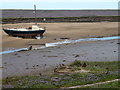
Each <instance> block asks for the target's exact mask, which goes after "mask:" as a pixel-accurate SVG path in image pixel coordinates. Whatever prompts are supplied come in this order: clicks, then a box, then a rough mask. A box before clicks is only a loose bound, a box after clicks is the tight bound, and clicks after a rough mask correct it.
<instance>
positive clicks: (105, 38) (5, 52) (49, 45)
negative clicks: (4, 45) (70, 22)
mask: <svg viewBox="0 0 120 90" xmlns="http://www.w3.org/2000/svg"><path fill="white" fill-rule="evenodd" d="M113 39H120V36H114V37H103V38H86V39H78V40H67V39H66V40H64V41H59V42H55V43H46V44H45V46H41V47H38V48H35V49H42V48H46V47H52V46H57V45H60V44H66V43H76V42H80V41H98V40H100V41H102V40H113ZM22 50H28V48H21V49H17V50H10V51H3V52H0V54H7V53H13V52H18V51H22Z"/></svg>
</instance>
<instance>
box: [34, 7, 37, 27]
mask: <svg viewBox="0 0 120 90" xmlns="http://www.w3.org/2000/svg"><path fill="white" fill-rule="evenodd" d="M34 12H35V24H36V25H37V17H36V5H34Z"/></svg>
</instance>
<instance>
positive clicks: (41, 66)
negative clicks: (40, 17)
mask: <svg viewBox="0 0 120 90" xmlns="http://www.w3.org/2000/svg"><path fill="white" fill-rule="evenodd" d="M27 25H28V24H19V25H18V24H13V25H11V24H5V25H3V27H13V26H14V27H15V26H16V27H19V26H27ZM42 25H43V26H44V25H45V26H46V27H47V31H46V33H45V34H44V37H45V38H42V39H40V40H36V39H21V38H15V37H9V36H7V35H6V34H5V33H4V32H2V33H3V34H2V36H3V38H2V39H3V41H2V45H3V48H2V50H3V51H4V50H7V49H8V48H14V49H17V48H23V47H28V46H30V45H32V46H33V47H36V46H37V47H39V46H40V45H42V44H45V43H50V42H57V41H58V40H57V39H59V38H69V39H80V38H89V37H99V36H100V37H102V36H114V35H117V34H118V23H115V22H99V23H46V24H42ZM28 26H29V25H28ZM117 43H118V40H107V41H94V42H92V41H88V42H80V43H74V44H64V45H59V46H56V47H49V48H44V49H39V50H30V51H22V52H14V53H10V54H3V55H2V65H3V67H2V70H3V78H5V77H10V76H21V75H32V74H35V73H38V74H39V73H43V72H46V71H51V72H53V69H54V68H55V67H59V64H69V63H70V62H72V61H74V60H83V61H117V60H118V44H117Z"/></svg>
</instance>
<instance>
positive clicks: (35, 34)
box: [3, 29, 45, 38]
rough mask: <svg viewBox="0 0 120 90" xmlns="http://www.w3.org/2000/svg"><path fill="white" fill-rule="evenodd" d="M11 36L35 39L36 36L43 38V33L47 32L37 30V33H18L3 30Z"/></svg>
mask: <svg viewBox="0 0 120 90" xmlns="http://www.w3.org/2000/svg"><path fill="white" fill-rule="evenodd" d="M3 30H4V31H5V32H6V33H7V34H8V35H9V36H15V37H23V38H25V37H31V38H34V37H35V36H40V37H42V36H43V33H44V32H45V30H36V31H17V30H8V29H3Z"/></svg>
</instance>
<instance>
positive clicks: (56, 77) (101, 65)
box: [3, 60, 119, 88]
mask: <svg viewBox="0 0 120 90" xmlns="http://www.w3.org/2000/svg"><path fill="white" fill-rule="evenodd" d="M62 69H65V71H67V70H68V69H70V70H71V71H70V72H62V73H60V72H59V71H60V70H62ZM81 70H86V71H87V70H88V71H89V72H75V71H81ZM58 72H59V73H58ZM71 72H72V73H71ZM118 78H119V75H118V62H117V61H111V62H88V61H85V62H83V61H79V60H75V61H74V62H72V63H71V64H70V65H67V66H66V65H63V66H62V68H61V67H60V68H57V69H56V72H55V73H54V74H49V75H36V76H21V77H9V78H7V79H5V80H3V88H6V87H7V85H8V84H9V85H10V86H11V87H13V88H61V87H70V86H77V85H85V84H92V83H97V82H104V81H108V80H113V79H118ZM109 85H110V86H111V87H112V88H116V87H118V84H117V82H114V83H108V84H107V83H106V84H104V85H98V86H96V85H95V86H93V87H106V88H107V87H108V88H109V87H110V86H109ZM86 88H89V87H86Z"/></svg>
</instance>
